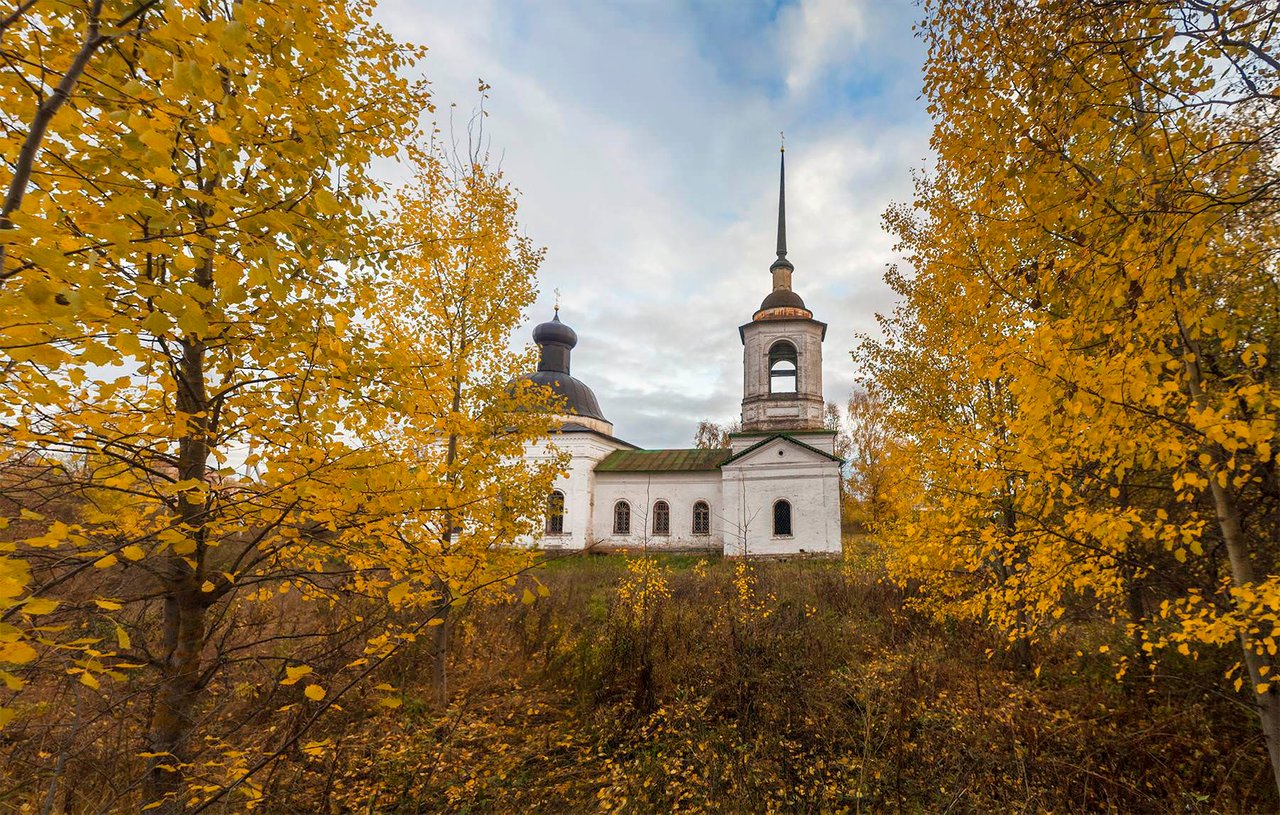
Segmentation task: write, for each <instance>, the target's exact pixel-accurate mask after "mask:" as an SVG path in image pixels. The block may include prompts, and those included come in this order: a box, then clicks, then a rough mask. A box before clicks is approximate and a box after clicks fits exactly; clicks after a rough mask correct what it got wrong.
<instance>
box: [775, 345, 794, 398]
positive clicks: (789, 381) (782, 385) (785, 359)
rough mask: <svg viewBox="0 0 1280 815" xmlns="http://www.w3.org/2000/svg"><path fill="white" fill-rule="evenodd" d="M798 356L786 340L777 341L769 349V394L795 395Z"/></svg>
mask: <svg viewBox="0 0 1280 815" xmlns="http://www.w3.org/2000/svg"><path fill="white" fill-rule="evenodd" d="M798 360H799V355H798V354H797V353H796V347H795V346H794V345H792V344H791V342H790V341H788V340H778V341H777V342H775V343H774V344H773V345H772V346H770V348H769V393H795V392H796V390H797V384H798V383H797V380H796V375H797V372H798V365H797V362H798Z"/></svg>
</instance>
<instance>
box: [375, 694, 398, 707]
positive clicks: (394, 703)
mask: <svg viewBox="0 0 1280 815" xmlns="http://www.w3.org/2000/svg"><path fill="white" fill-rule="evenodd" d="M378 704H380V705H382V706H383V707H389V708H397V707H400V705H402V704H404V703H403V702H401V701H400V700H399V699H398V698H396V697H394V696H384V697H382V698H381V699H379V700H378Z"/></svg>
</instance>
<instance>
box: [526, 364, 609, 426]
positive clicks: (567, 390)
mask: <svg viewBox="0 0 1280 815" xmlns="http://www.w3.org/2000/svg"><path fill="white" fill-rule="evenodd" d="M524 378H525V380H527V381H529V382H532V383H533V384H535V385H543V386H545V387H548V388H550V389H551V392H552V393H554V394H555V395H556V396H558V397H559V398H560V399H561V400H562V401H563V402H564V412H565V413H568V414H570V415H573V416H585V417H587V418H589V419H599V420H600V421H602V422H607V421H609V420H608V419H606V418H605V417H604V414H603V413H601V412H600V403H599V402H597V401H596V395H595V394H594V393H592V392H591V388H588V387H587V385H586V383H584V382H583V381H582V380H581V379H577V378H576V377H572V376H569V375H568V374H566V373H559V372H557V371H538V372H537V373H534V374H529V375H528V376H526V377H524Z"/></svg>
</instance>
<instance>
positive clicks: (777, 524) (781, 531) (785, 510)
mask: <svg viewBox="0 0 1280 815" xmlns="http://www.w3.org/2000/svg"><path fill="white" fill-rule="evenodd" d="M790 534H791V504H790V502H788V501H775V502H774V504H773V535H774V537H779V536H782V535H790Z"/></svg>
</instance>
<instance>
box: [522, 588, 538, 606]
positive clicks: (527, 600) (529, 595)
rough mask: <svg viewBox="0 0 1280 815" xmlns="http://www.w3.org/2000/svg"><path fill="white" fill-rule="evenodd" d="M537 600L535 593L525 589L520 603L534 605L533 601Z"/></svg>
mask: <svg viewBox="0 0 1280 815" xmlns="http://www.w3.org/2000/svg"><path fill="white" fill-rule="evenodd" d="M537 599H538V598H537V597H534V596H533V592H531V591H529V590H528V589H525V590H524V594H522V595H520V602H522V603H524V604H525V605H526V606H530V605H533V601H534V600H537Z"/></svg>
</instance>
